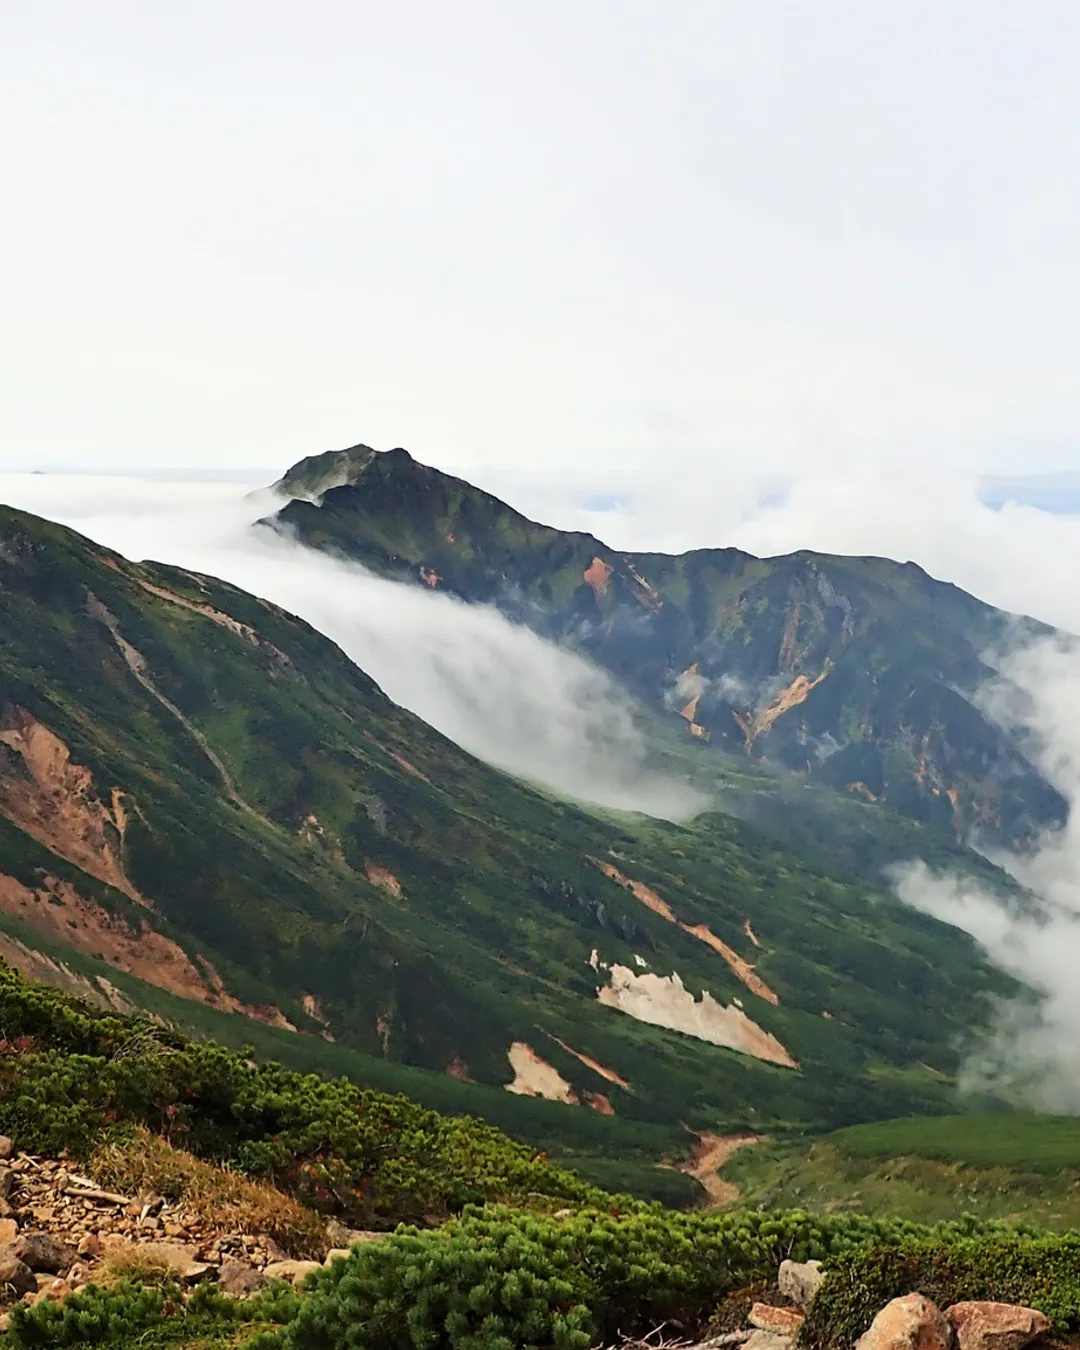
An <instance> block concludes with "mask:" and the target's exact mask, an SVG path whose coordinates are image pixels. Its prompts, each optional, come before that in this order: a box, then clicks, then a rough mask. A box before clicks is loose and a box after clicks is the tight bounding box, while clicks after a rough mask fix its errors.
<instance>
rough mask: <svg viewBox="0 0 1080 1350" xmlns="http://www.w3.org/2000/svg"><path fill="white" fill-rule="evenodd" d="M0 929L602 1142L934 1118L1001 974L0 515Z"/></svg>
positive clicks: (865, 901)
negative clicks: (450, 735) (485, 754)
mask: <svg viewBox="0 0 1080 1350" xmlns="http://www.w3.org/2000/svg"><path fill="white" fill-rule="evenodd" d="M0 935H2V937H0V954H2V953H6V954H7V955H9V956H11V958H12V959H13V960H15V961H16V964H20V966H21V967H22V966H25V965H26V964H27V963H31V964H32V963H33V962H34V961H36V962H37V965H36V966H35V968H34V970H33V971H32V973H34V974H40V973H47V972H48V970H49V969H52V970H53V973H54V974H57V973H59V974H63V971H64V970H66V972H67V975H65V976H64V978H65V979H66V978H67V977H68V976H72V978H74V976H73V975H72V972H73V971H74V973H75V975H78V976H79V980H81V981H82V983H83V984H86V983H87V982H89V984H91V985H93V986H94V987H95V989H96V991H97V993H98V994H99V996H100V997H103V998H106V999H109V1000H113V999H114V998H116V999H119V998H121V997H122V998H124V999H126V1000H128V1001H134V1002H135V1003H136V1004H139V1005H140V1006H150V1007H153V1006H154V1004H153V1000H155V999H156V1000H169V1006H170V1008H171V1009H175V1007H176V1006H178V1005H182V1006H185V1007H187V1008H190V1009H191V1010H192V1013H193V1015H194V1013H195V1012H196V1011H197V1012H198V1016H199V1017H200V1018H205V1019H217V1021H218V1022H229V1023H230V1024H232V1023H237V1024H239V1025H240V1026H241V1028H242V1027H244V1026H247V1027H250V1028H251V1035H252V1039H253V1040H254V1039H255V1037H256V1033H258V1035H259V1036H260V1037H263V1038H265V1037H267V1036H272V1037H273V1038H274V1039H275V1041H276V1043H279V1044H280V1043H288V1045H290V1046H295V1047H297V1048H296V1050H295V1051H290V1052H289V1053H290V1054H291V1055H292V1056H293V1057H294V1058H296V1057H297V1056H300V1055H301V1054H302V1055H303V1056H304V1057H305V1059H306V1063H307V1064H308V1065H309V1066H311V1065H317V1064H318V1063H319V1062H320V1056H322V1057H323V1058H322V1061H321V1062H326V1063H330V1062H331V1061H332V1060H333V1061H334V1062H336V1063H340V1062H341V1057H342V1056H347V1055H356V1056H363V1057H366V1059H365V1060H364V1062H366V1063H368V1064H370V1065H387V1066H389V1065H391V1064H394V1063H396V1064H399V1065H402V1066H413V1068H414V1069H418V1070H424V1071H426V1072H427V1074H428V1081H430V1082H432V1083H435V1082H436V1081H438V1082H442V1083H445V1084H447V1085H448V1087H449V1086H450V1085H453V1088H454V1090H455V1091H457V1090H459V1089H460V1091H461V1092H462V1093H463V1094H464V1095H465V1096H466V1097H468V1094H469V1093H474V1094H475V1098H474V1100H475V1102H476V1104H477V1105H476V1108H475V1109H477V1110H480V1109H481V1107H482V1105H483V1103H484V1102H489V1101H490V1100H491V1098H492V1095H493V1094H492V1091H491V1089H492V1088H494V1089H496V1091H495V1093H494V1096H495V1097H497V1098H498V1099H499V1101H500V1102H503V1103H506V1104H507V1105H509V1103H510V1101H511V1098H510V1097H509V1096H508V1095H507V1094H506V1093H504V1092H503V1091H502V1089H504V1088H509V1089H510V1092H512V1093H513V1094H515V1098H517V1097H520V1096H521V1095H522V1094H529V1093H535V1094H539V1095H540V1096H543V1097H547V1098H549V1099H551V1100H554V1101H561V1102H564V1103H566V1104H567V1105H565V1106H561V1107H553V1106H550V1105H549V1104H548V1103H547V1102H544V1103H537V1107H538V1108H540V1107H542V1108H543V1110H544V1111H545V1112H546V1115H545V1117H544V1119H545V1121H547V1122H549V1123H550V1121H551V1119H552V1117H553V1115H555V1116H559V1117H560V1118H564V1119H567V1120H569V1119H570V1118H574V1119H581V1118H582V1117H583V1116H589V1111H588V1110H587V1109H586V1108H587V1107H589V1106H591V1107H592V1108H594V1110H595V1112H596V1113H597V1114H596V1115H595V1116H593V1117H592V1120H593V1121H594V1122H595V1128H596V1129H597V1130H601V1129H605V1128H607V1126H606V1125H605V1124H604V1121H603V1119H602V1118H601V1117H603V1116H606V1114H607V1113H608V1112H613V1113H615V1116H614V1119H612V1120H611V1129H612V1132H613V1133H612V1137H613V1138H614V1137H615V1132H617V1130H618V1129H620V1128H623V1127H627V1128H628V1127H629V1125H630V1124H631V1123H633V1122H638V1123H639V1124H640V1126H641V1128H642V1129H643V1130H644V1129H645V1127H646V1126H649V1127H650V1128H651V1127H652V1126H653V1125H659V1124H663V1125H665V1127H667V1126H671V1127H674V1126H675V1125H677V1124H679V1123H680V1122H682V1123H685V1124H687V1125H689V1126H692V1127H694V1128H698V1129H701V1128H715V1127H717V1126H720V1125H723V1124H725V1123H734V1124H736V1125H737V1124H740V1123H748V1122H749V1123H756V1124H760V1125H763V1126H769V1127H772V1126H774V1125H783V1124H785V1123H794V1124H798V1125H800V1126H802V1127H805V1128H810V1127H824V1126H829V1125H842V1124H846V1123H850V1122H853V1121H857V1120H861V1119H870V1118H879V1117H882V1116H886V1115H897V1114H900V1113H902V1112H904V1111H909V1110H920V1111H924V1112H935V1111H939V1110H941V1109H943V1108H944V1107H945V1106H946V1104H947V1103H948V1102H949V1100H950V1099H951V1094H952V1086H951V1077H952V1074H953V1073H954V1071H955V1069H956V1068H957V1065H958V1059H959V1055H960V1053H961V1048H960V1047H961V1042H962V1039H963V1038H964V1037H965V1036H968V1035H970V1034H973V1033H977V1032H978V1030H979V1029H980V1028H981V1027H984V1026H985V1025H986V1024H987V1022H988V1019H989V1016H990V1003H991V1001H992V999H993V998H995V997H998V996H1001V995H1003V994H1008V993H1009V992H1010V991H1011V990H1013V988H1014V986H1013V985H1012V983H1011V982H1010V981H1009V980H1007V979H1006V978H1005V977H1004V976H1002V975H1000V974H998V973H996V972H995V971H993V970H992V969H991V968H989V967H988V965H987V964H986V962H985V961H984V959H983V958H982V956H981V954H980V953H979V952H978V950H977V948H976V947H975V944H974V943H973V942H971V941H970V939H968V938H967V937H966V936H965V935H964V934H962V933H960V932H958V931H957V930H954V929H951V928H949V927H947V926H945V925H943V924H941V923H938V922H936V921H934V920H931V919H929V918H927V917H925V916H922V915H920V914H917V913H914V912H912V911H911V910H909V909H907V908H905V907H904V906H902V905H901V904H900V903H899V902H898V901H897V900H896V899H895V898H894V897H892V896H891V895H890V894H889V893H888V892H886V891H884V890H881V889H876V888H871V887H868V886H867V885H865V884H863V883H862V882H860V881H859V880H857V879H856V878H854V877H852V876H851V874H850V873H848V872H845V871H843V870H842V869H839V868H838V869H836V870H830V869H829V867H828V866H827V865H825V864H824V863H823V862H821V861H820V860H816V859H808V858H806V857H803V856H802V855H800V854H799V853H798V852H796V851H794V850H788V849H785V848H783V847H782V846H780V845H778V844H777V843H776V842H775V841H773V840H771V839H769V838H767V837H766V836H765V835H763V834H761V833H759V832H758V831H756V830H754V829H753V828H751V827H749V826H747V825H745V824H743V823H741V822H739V821H738V820H734V819H731V818H726V817H723V816H713V817H710V818H709V819H708V820H707V822H706V823H705V824H704V825H703V826H700V827H699V826H697V825H691V826H677V825H670V824H667V823H664V822H658V821H652V820H644V819H638V818H629V817H627V818H625V819H618V820H613V819H610V818H608V819H604V820H601V819H597V818H595V817H593V816H590V815H588V814H587V813H585V812H584V811H582V810H580V809H578V808H576V807H574V806H572V805H568V804H564V803H559V802H554V801H552V800H550V799H549V798H547V797H545V796H544V795H542V794H540V793H537V792H534V791H532V790H531V789H530V788H528V787H527V786H524V785H522V784H520V783H518V782H516V781H515V780H512V779H510V778H508V777H506V776H505V775H503V774H500V773H498V772H496V771H495V770H493V769H490V768H489V767H487V766H485V765H484V764H482V763H480V762H479V761H477V760H475V759H473V758H472V757H471V756H469V755H467V754H465V753H464V752H463V751H461V750H460V749H459V748H457V747H456V746H455V745H453V744H452V743H451V742H449V741H448V740H446V739H445V738H444V737H442V736H441V735H439V734H437V733H436V732H435V731H433V730H432V729H431V728H430V727H428V726H427V725H426V724H424V723H423V722H421V721H420V720H419V719H418V718H416V717H415V716H413V715H411V714H410V713H408V712H406V711H405V710H403V709H401V708H399V707H397V706H396V705H395V704H393V703H392V702H391V701H390V700H389V699H388V698H387V697H386V696H385V695H384V694H383V693H382V692H381V691H380V689H379V688H378V687H377V686H376V685H375V684H374V683H373V682H372V681H371V680H370V679H369V678H368V677H367V676H366V675H365V674H364V673H363V672H362V671H361V670H359V669H358V668H357V667H356V666H355V665H353V664H352V663H351V662H350V661H349V660H348V659H347V658H346V656H345V655H344V653H342V652H341V650H340V649H339V648H337V647H336V646H335V645H334V644H333V643H332V642H330V641H328V640H327V639H326V638H324V637H323V636H321V635H320V634H319V633H317V632H316V631H314V630H313V629H312V628H310V627H309V626H308V625H307V624H305V623H303V622H302V621H300V620H298V619H296V618H294V617H292V616H291V615H289V614H287V613H285V612H284V611H282V610H280V609H278V608H277V607H275V606H273V605H271V604H269V603H266V602H264V601H261V600H259V599H257V598H256V597H254V596H251V595H248V594H246V593H244V592H243V591H240V590H238V589H236V588H235V587H232V586H229V585H227V584H224V583H222V582H220V581H216V580H214V579H213V578H210V577H205V576H199V575H196V574H194V573H190V572H186V571H182V570H178V569H174V568H168V567H163V566H157V565H152V564H135V563H132V562H129V561H127V560H126V559H124V558H122V557H120V556H118V555H116V554H114V553H111V552H109V551H108V550H106V549H104V548H102V547H100V546H98V545H96V544H94V543H92V542H90V541H89V540H87V539H85V538H83V537H81V536H80V535H78V534H76V533H73V532H72V531H70V530H67V529H64V528H62V527H60V526H57V525H53V524H49V523H47V522H45V521H43V520H40V519H37V518H35V517H33V516H30V515H27V514H24V513H21V512H18V511H13V510H9V509H6V508H0ZM35 953H36V954H37V955H36V956H35ZM80 972H83V973H82V974H80ZM148 1000H150V1001H149V1002H148ZM215 1034H217V1033H216V1032H215ZM233 1039H234V1040H235V1034H234V1036H233ZM275 1056H276V1057H278V1058H282V1057H283V1056H282V1055H281V1054H277V1052H275ZM335 1057H336V1059H335ZM354 1062H356V1063H359V1061H354ZM339 1071H343V1070H339ZM378 1081H382V1080H378ZM473 1083H475V1084H476V1086H475V1087H473V1086H472V1084H473ZM485 1085H486V1086H485ZM485 1094H486V1095H485ZM518 1104H519V1105H520V1107H521V1110H522V1113H523V1118H524V1112H525V1110H526V1108H527V1107H528V1103H526V1102H525V1101H524V1100H522V1101H520V1102H519V1103H518ZM571 1106H572V1107H573V1109H570V1107H571ZM529 1109H531V1107H530V1108H529ZM500 1120H502V1117H500ZM503 1123H505V1122H503ZM545 1128H546V1126H545ZM568 1128H570V1127H569V1126H568ZM573 1128H575V1129H576V1128H579V1127H577V1126H575V1127H573ZM590 1128H591V1127H590Z"/></svg>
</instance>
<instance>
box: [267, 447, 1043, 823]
mask: <svg viewBox="0 0 1080 1350" xmlns="http://www.w3.org/2000/svg"><path fill="white" fill-rule="evenodd" d="M279 486H280V487H281V488H282V490H284V491H286V492H290V491H291V492H293V493H299V492H302V493H303V494H304V497H305V499H304V500H293V501H291V502H289V503H288V505H286V506H285V507H284V508H282V510H280V511H279V512H278V513H277V515H276V516H275V517H273V521H274V522H275V523H276V524H278V525H281V526H285V527H287V528H289V529H290V530H292V531H294V532H295V533H296V535H297V536H298V537H299V538H300V539H301V540H302V541H303V542H305V543H306V544H309V545H310V546H312V547H314V548H320V549H324V550H328V551H331V552H337V553H340V554H343V555H345V556H348V557H352V558H356V559H359V560H360V561H362V562H363V563H364V564H365V565H366V566H367V567H369V568H372V569H373V570H375V571H377V572H379V573H380V574H382V575H384V576H387V577H394V578H399V579H403V580H408V581H412V582H414V583H415V584H417V585H426V586H429V587H431V588H432V589H437V590H440V591H446V592H448V593H450V594H453V595H455V596H458V597H460V598H462V599H464V600H467V601H472V602H477V603H485V604H494V605H496V606H497V607H498V608H499V609H501V610H502V611H503V613H505V614H506V615H508V616H509V617H511V618H513V619H514V620H516V621H518V622H521V623H524V624H526V625H527V626H528V627H530V628H532V629H533V630H534V631H535V632H537V633H540V634H541V635H543V636H546V637H550V638H554V639H557V640H559V641H561V642H565V643H569V644H571V645H573V646H575V647H577V648H578V649H579V650H580V651H581V652H583V653H584V654H586V655H588V656H589V657H591V658H592V659H594V660H595V661H597V662H598V663H599V664H601V665H603V666H606V667H607V668H608V669H609V670H610V671H612V672H613V673H614V674H615V675H616V676H617V677H618V678H619V679H620V680H621V681H622V682H623V683H624V684H625V685H626V687H627V688H628V689H630V690H631V691H632V692H633V693H634V694H636V695H638V696H639V697H641V698H643V699H644V700H645V701H646V702H648V703H650V704H651V705H652V706H653V707H655V708H657V709H660V710H663V711H664V712H665V713H666V714H667V715H668V716H670V717H671V718H672V719H678V720H679V722H680V723H681V725H682V727H683V729H684V734H685V735H686V736H687V737H688V738H691V739H693V740H694V741H695V742H697V743H699V744H700V745H702V746H706V745H712V746H713V747H718V748H721V749H725V750H728V751H734V752H737V753H739V754H741V755H746V756H748V757H750V758H753V759H757V760H764V761H767V762H769V763H771V764H774V765H776V766H778V767H781V768H783V769H786V770H788V771H789V772H791V773H793V774H798V775H799V776H800V777H802V778H804V779H806V780H807V781H810V782H815V783H820V784H822V785H825V786H828V787H830V788H833V789H835V790H837V791H838V792H841V793H844V794H847V795H851V796H854V797H856V798H857V799H859V800H861V801H866V802H883V803H886V804H887V805H888V806H889V807H891V808H892V809H893V810H895V811H898V812H900V813H902V814H904V815H907V816H911V817H914V818H915V819H918V820H921V821H925V822H928V823H930V824H932V825H933V826H934V827H936V828H937V829H938V830H940V831H941V832H942V833H943V834H946V835H949V836H951V837H953V838H957V839H961V838H967V837H975V838H981V839H986V840H989V841H992V842H994V843H997V844H1005V845H1008V846H1014V847H1015V846H1017V845H1022V844H1023V843H1024V842H1025V841H1026V840H1027V839H1029V838H1031V837H1032V836H1033V834H1035V833H1036V832H1037V831H1039V830H1040V829H1042V828H1044V827H1045V826H1046V825H1048V824H1053V823H1056V822H1060V821H1062V820H1063V819H1064V816H1065V812H1066V805H1065V802H1064V800H1063V799H1062V798H1061V796H1060V795H1059V794H1058V793H1057V792H1056V790H1054V789H1053V788H1052V787H1051V786H1050V785H1049V784H1047V783H1046V782H1045V781H1044V780H1043V779H1042V778H1041V777H1040V775H1039V774H1038V772H1037V771H1036V770H1035V768H1034V767H1033V766H1032V764H1031V763H1030V762H1029V761H1028V760H1027V759H1026V758H1025V756H1024V754H1023V752H1022V749H1021V747H1020V746H1019V745H1018V744H1017V743H1015V742H1014V741H1013V740H1012V739H1011V738H1010V736H1009V735H1008V734H1007V733H1006V732H1005V731H1003V730H1002V729H1001V728H1000V727H999V726H997V725H995V724H994V723H993V722H992V721H991V720H990V719H989V718H988V717H987V716H986V715H985V714H984V713H983V711H982V710H981V709H980V707H979V706H978V704H977V702H976V701H974V696H975V694H976V691H977V690H978V689H979V688H980V687H981V686H983V685H985V683H986V682H987V681H988V680H989V679H991V678H993V676H994V674H995V672H994V670H993V669H992V668H991V667H990V665H988V664H987V660H986V657H985V653H987V652H988V651H992V650H993V649H994V647H995V646H997V645H999V644H1001V643H1003V642H1004V641H1006V640H1007V639H1008V640H1010V641H1012V640H1015V639H1016V637H1017V635H1018V634H1019V635H1020V636H1021V637H1025V636H1026V637H1032V636H1036V635H1038V634H1040V633H1042V634H1045V633H1048V632H1049V630H1047V629H1045V628H1043V627H1042V626H1041V625H1039V624H1036V623H1034V622H1033V621H1031V620H1019V621H1017V620H1015V619H1014V618H1013V617H1012V616H1009V615H1006V614H1004V613H1002V612H1001V611H999V610H996V609H994V608H992V607H991V606H989V605H985V604H983V603H981V602H980V601H978V600H976V599H975V598H974V597H973V596H970V595H968V594H966V593H965V592H963V591H961V590H959V589H958V588H957V587H955V586H952V585H948V584H945V583H942V582H938V581H935V580H934V579H933V578H931V577H930V576H928V575H927V574H926V573H925V572H924V571H922V569H921V568H919V567H917V566H915V565H914V564H913V563H905V564H898V563H894V562H890V561H889V560H887V559H883V558H846V557H832V556H828V555H824V554H815V553H810V552H799V553H793V554H790V555H788V556H786V557H778V558H765V559H761V558H755V557H752V556H751V555H750V554H747V553H743V552H741V551H739V550H738V549H723V548H720V549H698V550H694V551H693V552H690V553H685V554H681V555H677V556H670V555H665V554H644V553H620V552H617V551H616V550H614V549H611V548H609V547H607V545H605V544H603V543H602V542H601V541H600V540H598V539H595V538H593V537H592V536H590V535H585V534H572V533H567V532H563V531H559V530H555V529H551V528H549V527H548V526H545V525H540V524H536V523H535V522H533V521H530V520H528V519H526V517H524V516H522V515H520V514H519V513H518V512H516V511H514V510H513V509H512V508H511V507H509V506H507V505H506V504H505V503H503V502H501V501H499V500H498V499H497V498H495V497H492V496H491V495H489V494H488V493H485V492H482V491H480V490H479V489H477V488H474V487H472V486H471V485H470V484H468V483H466V482H463V481H462V480H460V479H457V478H453V477H451V476H449V475H447V474H443V473H440V472H438V471H437V470H434V469H431V468H428V467H426V466H424V465H422V464H418V463H417V462H416V461H415V460H414V459H412V457H411V456H410V455H409V454H408V453H407V452H406V451H404V450H400V449H399V450H392V451H388V452H387V453H385V454H379V453H376V452H374V451H371V450H370V449H368V448H367V447H356V448H355V449H353V450H351V451H342V452H340V453H339V454H338V455H337V456H335V455H332V454H331V455H323V456H318V457H316V458H314V459H312V460H306V461H303V462H302V463H301V464H300V465H298V466H297V467H296V469H295V470H292V471H290V474H288V475H286V477H285V479H283V480H282V483H281V484H280V485H279ZM312 498H315V499H316V500H312Z"/></svg>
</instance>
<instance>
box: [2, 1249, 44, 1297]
mask: <svg viewBox="0 0 1080 1350" xmlns="http://www.w3.org/2000/svg"><path fill="white" fill-rule="evenodd" d="M0 1289H2V1290H3V1292H4V1293H5V1294H7V1296H8V1297H9V1298H10V1297H11V1296H12V1295H14V1296H15V1297H16V1298H18V1297H21V1296H22V1295H23V1294H36V1293H37V1281H36V1280H35V1279H34V1272H33V1271H32V1270H31V1269H30V1267H29V1266H28V1265H27V1264H26V1263H25V1262H24V1261H20V1260H19V1258H18V1257H17V1256H13V1255H12V1254H11V1253H10V1252H9V1251H0Z"/></svg>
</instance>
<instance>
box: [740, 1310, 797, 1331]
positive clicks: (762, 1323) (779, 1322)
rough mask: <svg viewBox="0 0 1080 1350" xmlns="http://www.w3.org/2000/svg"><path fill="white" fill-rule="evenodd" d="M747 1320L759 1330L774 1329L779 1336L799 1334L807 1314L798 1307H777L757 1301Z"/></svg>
mask: <svg viewBox="0 0 1080 1350" xmlns="http://www.w3.org/2000/svg"><path fill="white" fill-rule="evenodd" d="M747 1320H748V1321H749V1323H750V1325H751V1326H752V1327H756V1328H757V1329H758V1330H759V1331H772V1332H774V1333H775V1334H776V1335H778V1336H797V1335H798V1334H799V1331H800V1330H801V1329H802V1324H803V1323H804V1322H805V1321H806V1314H805V1313H801V1312H799V1310H798V1309H797V1308H775V1307H773V1305H772V1304H771V1303H755V1304H754V1306H753V1307H752V1308H751V1309H750V1316H749V1318H748V1319H747Z"/></svg>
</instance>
